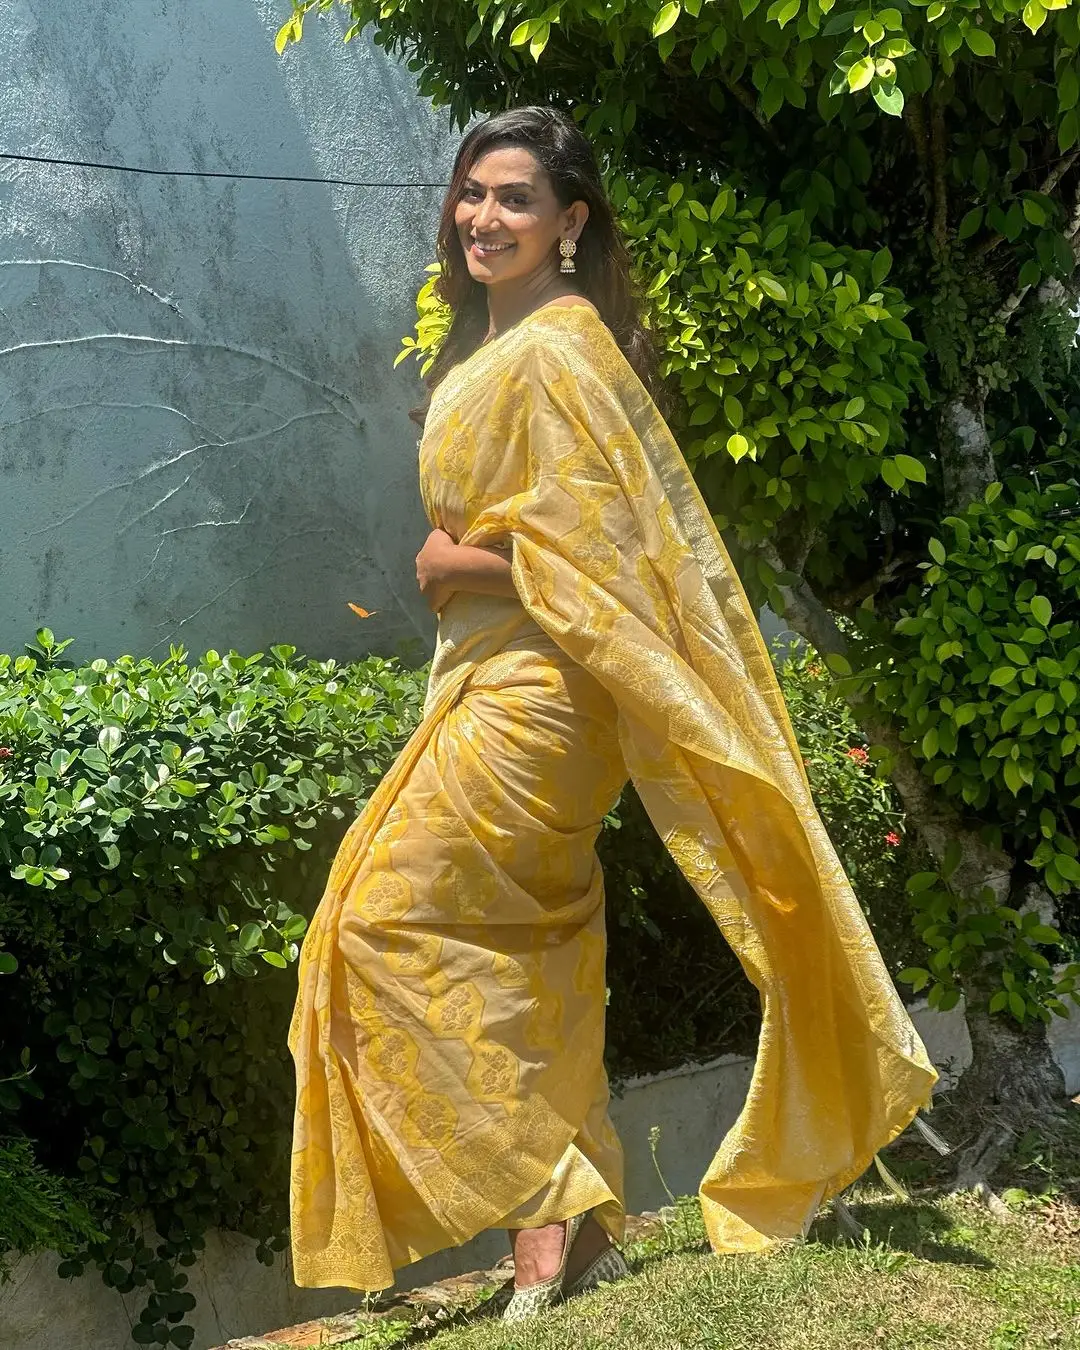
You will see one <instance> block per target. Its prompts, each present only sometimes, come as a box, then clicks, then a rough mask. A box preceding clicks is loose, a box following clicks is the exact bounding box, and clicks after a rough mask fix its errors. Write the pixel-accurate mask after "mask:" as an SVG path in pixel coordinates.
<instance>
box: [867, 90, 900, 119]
mask: <svg viewBox="0 0 1080 1350" xmlns="http://www.w3.org/2000/svg"><path fill="white" fill-rule="evenodd" d="M873 93H874V102H875V103H876V104H877V105H878V107H879V108H880V109H881V111H882V112H883V113H887V114H888V115H889V116H890V117H900V116H901V115H902V114H903V111H904V91H903V90H902V89H901V88H900V86H899V85H898V84H879V85H876V86H875V88H874V91H873Z"/></svg>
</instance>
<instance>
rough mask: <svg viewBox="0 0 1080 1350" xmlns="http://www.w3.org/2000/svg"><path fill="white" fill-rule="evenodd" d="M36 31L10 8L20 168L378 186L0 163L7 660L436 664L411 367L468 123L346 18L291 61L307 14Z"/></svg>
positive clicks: (211, 10) (193, 4) (0, 553)
mask: <svg viewBox="0 0 1080 1350" xmlns="http://www.w3.org/2000/svg"><path fill="white" fill-rule="evenodd" d="M27 9H28V7H27V6H26V5H25V4H24V3H22V0H0V113H2V117H0V125H2V126H3V132H2V134H0V150H3V151H6V152H8V153H23V154H28V155H36V156H47V157H51V158H56V159H70V160H82V161H95V162H107V163H111V164H121V165H127V166H137V167H142V168H147V169H159V170H160V169H171V170H175V169H183V170H190V171H196V172H197V173H207V172H210V173H222V174H229V173H251V174H264V175H269V176H275V177H282V176H299V177H309V178H315V179H318V180H325V179H327V178H343V179H349V180H354V181H356V182H359V183H363V184H379V185H380V186H342V185H338V186H332V185H327V184H326V183H325V182H324V181H319V182H316V183H296V182H282V181H269V182H261V181H250V180H247V181H245V180H240V179H236V178H230V177H221V178H213V177H199V176H191V177H181V176H175V175H162V176H155V175H150V174H141V173H130V172H118V171H116V170H110V169H95V168H75V167H68V166H61V165H53V164H30V163H25V162H17V161H11V160H8V161H2V160H0V358H2V359H0V498H2V500H3V502H4V519H5V529H4V532H3V536H2V538H0V575H2V576H3V586H2V589H0V650H8V651H11V650H14V651H18V650H21V647H22V643H23V642H24V641H25V640H27V639H28V638H29V637H31V636H32V633H33V630H34V629H35V628H36V627H37V626H39V625H41V624H43V623H44V624H47V625H48V626H49V627H51V628H53V629H54V630H55V631H56V632H57V633H58V634H62V635H75V636H76V637H77V639H78V647H77V651H78V652H79V654H80V655H87V654H94V655H96V654H102V655H116V654H118V653H120V652H122V651H123V652H136V653H143V652H161V651H162V650H164V649H166V648H167V647H168V645H169V644H170V643H181V644H183V645H185V646H187V647H188V648H189V649H192V650H195V651H202V650H204V649H205V648H207V647H216V648H222V649H228V648H229V647H236V648H238V649H240V650H242V651H252V650H256V649H260V648H265V646H266V645H267V644H269V643H271V642H281V641H286V642H291V643H293V644H294V645H296V646H297V647H299V648H301V649H302V650H304V651H306V652H309V653H311V654H312V655H317V656H327V655H334V656H338V657H343V658H345V657H353V656H356V655H359V654H361V653H362V652H364V651H366V650H371V649H374V650H379V651H392V650H395V649H396V648H398V647H400V645H401V644H402V643H405V642H409V641H411V642H412V645H413V648H414V650H417V651H418V652H421V653H422V652H423V650H424V649H425V648H426V647H427V645H428V643H429V640H430V633H431V623H430V620H429V618H428V616H427V612H426V609H425V607H424V605H423V602H422V601H421V600H420V598H419V596H417V595H416V593H415V588H414V585H413V581H412V575H413V556H414V554H415V552H416V549H417V547H418V546H419V543H420V542H421V541H422V539H423V536H424V532H425V528H426V527H425V524H424V521H423V517H422V513H421V509H420V504H419V497H418V492H417V488H416V464H415V458H416V455H415V441H416V437H415V429H414V428H413V425H412V424H411V423H410V422H409V421H408V418H407V409H408V407H409V406H410V405H411V404H412V403H413V402H414V401H415V399H416V397H417V385H416V384H415V383H414V380H413V377H412V376H411V375H410V373H408V372H407V371H406V369H405V368H404V367H403V368H400V369H399V371H398V372H397V373H396V374H393V373H392V372H391V362H392V360H393V356H394V354H395V352H396V350H397V347H398V341H399V338H400V336H401V334H402V333H404V332H406V331H408V329H409V328H410V327H411V324H412V321H413V317H414V313H415V311H414V308H413V296H414V294H415V290H416V286H417V285H418V283H419V280H420V276H421V273H422V269H423V267H424V265H425V264H426V262H428V261H429V259H430V257H431V254H432V249H433V240H434V232H435V224H436V218H437V212H438V206H439V203H440V201H441V198H442V191H441V189H440V188H439V187H438V186H437V185H438V184H441V183H444V182H445V181H446V179H447V177H448V174H449V168H450V164H451V161H452V158H453V152H454V149H455V148H456V136H454V135H453V134H452V133H451V132H450V130H449V126H448V123H447V121H446V120H445V119H444V118H442V117H440V116H438V115H437V114H435V113H434V112H433V111H432V110H431V109H429V108H428V107H427V105H426V104H425V103H423V102H422V101H421V100H420V99H419V98H418V96H417V95H416V94H415V92H414V88H413V82H412V77H411V76H410V75H409V73H408V72H407V71H405V70H404V69H403V68H401V67H398V66H397V65H395V64H394V63H393V62H391V61H389V60H388V59H387V58H386V56H385V55H384V54H383V53H382V52H380V51H379V50H378V49H376V48H375V47H374V46H372V45H370V44H369V43H368V42H367V41H366V39H363V38H360V39H356V40H355V41H354V42H352V43H351V44H349V45H348V46H345V45H344V44H342V42H341V35H342V32H343V24H342V23H341V22H340V21H339V20H338V19H337V18H336V17H333V18H330V19H328V20H323V21H322V22H319V23H309V25H308V27H309V35H308V36H307V37H305V40H304V42H303V44H302V45H301V46H300V47H299V48H292V49H290V50H289V51H288V52H287V53H286V55H285V57H284V58H279V57H278V56H277V55H276V54H275V52H274V46H273V37H274V33H275V31H276V30H277V28H278V26H279V25H280V23H281V22H282V20H283V18H284V17H285V15H286V14H287V12H288V5H287V3H286V0H185V3H184V4H183V5H165V4H163V3H161V4H153V5H151V4H148V3H147V0H87V2H86V3H85V4H84V5H83V6H81V8H80V14H79V22H78V23H72V22H71V17H70V15H66V14H65V13H64V12H63V7H62V6H42V7H38V12H37V13H35V14H32V15H31V14H28V13H27ZM387 184H397V185H400V186H387ZM423 185H435V186H423ZM348 601H355V602H357V603H360V604H362V605H363V606H364V607H365V608H367V609H369V610H373V611H377V614H376V617H374V618H372V619H370V620H367V621H366V622H365V623H360V622H359V621H358V620H357V619H355V618H354V617H353V615H352V614H351V613H350V612H349V610H348V609H347V608H346V602H348Z"/></svg>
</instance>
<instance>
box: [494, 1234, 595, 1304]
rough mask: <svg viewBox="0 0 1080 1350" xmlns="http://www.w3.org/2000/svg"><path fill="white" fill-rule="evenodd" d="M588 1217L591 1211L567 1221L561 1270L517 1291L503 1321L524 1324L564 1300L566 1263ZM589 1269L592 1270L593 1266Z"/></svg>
mask: <svg viewBox="0 0 1080 1350" xmlns="http://www.w3.org/2000/svg"><path fill="white" fill-rule="evenodd" d="M588 1217H589V1211H588V1210H586V1211H585V1213H584V1214H575V1215H574V1217H573V1218H572V1219H567V1221H566V1236H565V1237H564V1239H563V1253H562V1261H561V1262H560V1264H559V1269H558V1270H557V1271H556V1272H555V1274H554V1275H552V1277H551V1279H550V1280H538V1281H537V1283H536V1284H530V1285H526V1287H525V1288H524V1289H515V1290H514V1294H513V1297H512V1298H511V1300H510V1302H509V1303H508V1304H507V1305H506V1310H505V1311H504V1312H503V1315H502V1320H503V1321H504V1322H524V1321H525V1319H526V1318H528V1317H535V1316H536V1314H537V1313H540V1312H543V1311H544V1310H545V1309H546V1308H552V1307H554V1306H555V1304H556V1303H558V1302H560V1301H561V1300H562V1298H563V1280H564V1279H565V1277H566V1263H567V1261H569V1260H570V1252H571V1249H572V1248H573V1245H574V1243H575V1242H576V1241H577V1235H578V1234H579V1233H580V1232H581V1229H582V1227H583V1225H584V1223H585V1220H586V1219H587V1218H588ZM604 1255H606V1253H604ZM593 1264H594V1265H595V1264H596V1263H595V1262H594V1263H593ZM589 1269H590V1270H591V1269H592V1266H590V1267H589ZM577 1283H580V1281H577Z"/></svg>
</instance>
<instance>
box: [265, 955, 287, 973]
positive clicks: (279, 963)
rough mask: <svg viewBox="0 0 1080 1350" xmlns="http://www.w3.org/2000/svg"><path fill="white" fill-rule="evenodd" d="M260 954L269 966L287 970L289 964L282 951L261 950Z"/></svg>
mask: <svg viewBox="0 0 1080 1350" xmlns="http://www.w3.org/2000/svg"><path fill="white" fill-rule="evenodd" d="M260 955H261V956H262V959H263V960H264V961H265V962H266V964H267V965H268V966H274V967H275V968H276V969H278V970H285V969H286V967H287V966H288V964H289V963H288V961H286V960H285V958H284V957H283V956H282V954H281V953H280V952H261V953H260Z"/></svg>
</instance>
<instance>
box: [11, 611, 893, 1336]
mask: <svg viewBox="0 0 1080 1350" xmlns="http://www.w3.org/2000/svg"><path fill="white" fill-rule="evenodd" d="M66 645H67V644H66V643H58V642H56V641H55V640H54V638H53V636H52V635H51V634H50V633H48V632H47V631H43V632H42V633H41V634H39V640H38V644H37V646H36V649H34V653H33V654H32V655H30V656H26V657H20V658H18V659H12V658H11V657H8V656H0V751H2V753H0V802H2V803H3V817H2V822H0V857H2V858H3V860H4V862H5V863H6V872H7V875H6V876H4V877H2V878H0V948H6V950H7V953H8V961H7V963H6V967H5V968H6V970H7V971H8V973H7V974H4V975H0V1017H2V1018H3V1019H4V1021H5V1025H8V1026H16V1027H19V1028H20V1035H19V1036H18V1037H17V1038H9V1043H8V1044H7V1045H6V1046H5V1047H4V1049H3V1050H2V1051H0V1079H4V1078H5V1076H6V1081H0V1121H2V1120H3V1118H4V1115H5V1114H6V1117H7V1119H8V1120H9V1121H10V1122H11V1126H10V1129H7V1130H3V1129H0V1134H4V1133H8V1134H14V1133H16V1132H17V1131H21V1132H22V1133H23V1134H24V1135H25V1136H26V1137H27V1140H28V1141H31V1142H26V1143H25V1144H23V1143H20V1144H19V1145H18V1146H17V1148H16V1154H17V1156H16V1157H15V1160H14V1166H15V1167H16V1169H21V1170H20V1174H21V1175H22V1176H23V1179H24V1182H25V1184H24V1185H23V1186H22V1189H21V1190H20V1191H19V1192H18V1193H17V1194H18V1195H21V1196H23V1199H21V1200H19V1199H18V1198H16V1205H17V1207H18V1208H19V1209H20V1213H21V1214H22V1216H23V1226H22V1228H19V1227H18V1226H17V1225H15V1224H14V1223H13V1222H9V1223H8V1225H7V1226H6V1227H4V1228H3V1229H0V1239H2V1240H3V1241H6V1242H7V1243H8V1244H9V1245H12V1246H14V1247H16V1248H22V1247H23V1246H24V1244H26V1243H31V1244H37V1245H40V1244H41V1243H42V1242H44V1241H46V1240H48V1241H50V1242H51V1243H52V1244H53V1245H55V1246H57V1247H59V1248H60V1250H61V1251H62V1252H64V1253H65V1254H66V1259H65V1260H64V1261H63V1262H62V1264H61V1272H62V1273H65V1274H76V1273H79V1272H81V1271H82V1269H83V1268H84V1266H85V1264H86V1263H88V1262H94V1263H96V1264H97V1265H98V1266H99V1267H100V1269H101V1271H102V1275H103V1278H104V1280H105V1282H106V1284H108V1285H110V1286H112V1287H114V1288H115V1289H117V1290H119V1291H121V1292H128V1291H130V1290H132V1289H134V1288H137V1287H147V1288H148V1299H147V1303H146V1307H145V1310H144V1311H143V1313H142V1315H141V1319H140V1321H139V1322H138V1323H137V1324H136V1326H135V1328H134V1331H133V1335H134V1337H135V1339H136V1341H138V1342H139V1343H141V1344H172V1345H176V1346H186V1345H189V1344H190V1342H191V1339H192V1334H191V1328H190V1327H188V1326H185V1325H184V1317H185V1314H186V1313H187V1312H188V1311H189V1310H190V1309H191V1307H192V1306H193V1304H194V1299H193V1296H192V1295H191V1294H190V1293H189V1292H188V1290H187V1288H186V1282H187V1277H186V1275H185V1274H184V1271H183V1267H184V1266H187V1265H191V1264H192V1263H193V1262H194V1261H195V1260H196V1255H197V1252H198V1250H199V1248H200V1246H201V1244H202V1241H203V1235H204V1233H205V1232H206V1231H207V1230H208V1229H210V1228H211V1227H225V1228H231V1229H234V1230H236V1231H238V1232H241V1233H245V1234H248V1235H249V1236H251V1237H253V1238H255V1239H257V1241H258V1244H259V1245H258V1251H259V1254H260V1256H261V1257H262V1258H263V1259H265V1260H270V1259H272V1253H273V1252H274V1251H275V1250H280V1249H281V1248H282V1247H283V1246H284V1232H285V1225H286V1222H287V1168H288V1147H289V1135H290V1125H291V1111H292V1096H293V1086H292V1069H291V1065H290V1063H289V1059H288V1054H287V1051H286V1048H285V1037H286V1030H287V1026H288V1019H289V1013H290V1009H291V1006H292V1000H293V996H294V991H295V985H294V981H293V977H292V974H291V972H290V970H289V967H290V966H291V964H292V963H293V962H294V961H295V959H296V956H297V954H298V943H299V941H300V938H301V936H302V934H303V931H304V929H305V926H306V916H307V915H309V914H310V913H311V910H312V908H313V907H314V904H315V903H316V901H317V899H318V897H319V894H320V892H321V887H322V884H323V881H324V878H325V876H326V873H327V871H328V869H329V865H330V861H331V858H332V855H333V852H334V849H335V848H336V845H337V842H338V840H339V839H340V836H341V834H342V832H343V830H344V827H345V824H346V823H347V821H348V820H349V819H351V817H352V816H353V814H354V813H355V811H356V810H357V809H358V807H359V806H360V804H361V803H362V802H363V801H364V800H365V798H366V797H367V795H368V793H369V792H370V790H371V788H372V787H373V785H374V784H375V783H376V782H377V781H378V779H379V778H380V777H381V775H382V774H383V772H385V770H386V768H387V767H388V766H389V764H390V762H391V760H392V757H393V756H394V754H395V753H396V751H397V749H398V747H399V746H400V744H401V743H402V741H403V740H404V738H405V737H406V736H407V734H408V733H409V732H410V731H411V730H412V728H413V726H414V725H415V724H416V721H417V720H418V717H419V712H420V705H421V699H422V694H423V689H424V683H425V672H424V671H422V670H421V671H409V670H406V669H404V668H403V667H402V666H401V665H400V664H398V663H397V662H394V661H387V660H383V659H381V658H378V657H372V658H370V659H368V660H366V661H363V662H360V663H357V664H355V665H351V666H339V665H337V664H336V663H335V662H333V661H326V662H314V661H302V660H298V659H297V658H296V654H295V652H294V651H293V649H292V648H289V647H274V648H272V649H271V651H270V653H269V655H268V656H265V657H264V656H263V655H262V654H258V653H257V654H255V655H253V656H248V657H244V656H240V655H238V654H237V653H235V652H233V653H230V654H229V655H227V656H224V657H222V656H219V655H218V654H217V653H214V652H209V653H207V654H206V656H204V657H203V658H202V659H201V660H199V661H189V660H188V658H187V657H186V656H185V654H184V653H183V652H182V651H179V650H173V651H171V652H170V654H169V656H168V657H167V658H166V659H165V660H164V661H160V662H155V661H150V660H136V659H133V658H128V657H125V658H121V659H119V660H117V661H114V662H107V661H104V660H98V661H92V662H90V663H88V664H85V665H78V666H75V665H71V664H69V663H68V662H66V661H65V659H64V655H63V654H64V649H65V647H66ZM780 674H781V680H782V682H783V685H784V688H785V692H786V694H787V698H788V701H789V704H790V706H791V708H792V712H793V714H794V717H795V721H796V724H797V728H798V731H799V735H800V739H801V743H802V745H803V748H804V751H805V754H806V757H807V760H808V761H809V771H810V775H811V779H812V781H813V783H814V786H815V789H816V791H817V793H818V797H819V801H820V803H821V806H822V809H823V811H824V812H825V815H826V819H827V821H828V823H829V825H830V828H831V829H832V831H833V835H834V839H835V841H836V843H837V846H838V848H839V849H840V852H841V855H842V857H843V858H844V861H845V863H846V865H847V866H848V868H849V870H850V872H851V875H852V877H853V879H854V880H855V882H856V885H857V887H858V888H859V890H860V893H861V895H862V897H863V899H864V902H865V903H867V904H869V905H870V906H871V908H872V909H873V910H874V911H875V913H885V914H886V917H885V919H884V921H881V920H878V922H879V934H880V933H881V932H885V933H887V934H892V932H893V928H895V929H896V930H897V931H899V927H900V925H898V924H897V922H896V916H899V915H902V914H903V913H904V909H903V905H902V902H901V901H899V900H898V902H897V904H896V905H893V898H894V896H895V897H899V896H900V893H901V888H902V881H903V873H904V850H905V848H906V844H903V845H900V846H897V847H890V846H889V843H888V841H887V838H886V836H888V835H890V834H894V833H895V837H896V838H898V839H899V838H901V836H902V827H901V825H900V822H899V818H898V816H897V815H896V810H895V804H894V801H893V799H892V796H891V792H890V790H889V789H888V788H887V787H886V785H885V784H884V783H883V782H882V781H881V780H880V779H879V778H878V777H877V775H876V772H875V770H874V767H873V765H872V764H871V763H870V762H869V761H867V760H866V759H865V756H864V754H863V752H862V750H861V745H860V743H859V740H858V736H857V735H856V733H855V732H854V727H853V724H852V722H851V720H850V717H849V715H848V714H847V712H846V710H845V708H844V706H843V705H841V704H838V703H836V702H835V701H833V700H830V699H829V698H828V697H827V692H826V691H827V683H828V681H827V678H826V677H825V675H824V674H823V672H822V671H821V669H820V667H819V666H818V664H817V662H816V660H815V659H814V658H813V656H812V655H809V654H805V653H799V652H798V651H792V652H790V653H788V654H787V655H786V657H784V658H783V659H782V661H781V664H780ZM600 851H601V855H602V858H603V861H604V865H605V870H606V875H607V888H608V904H609V923H610V928H611V932H612V944H611V960H610V965H609V983H610V989H611V1012H612V1016H611V1024H610V1027H609V1046H608V1058H609V1067H610V1069H611V1071H612V1074H613V1076H614V1077H615V1078H616V1079H618V1078H621V1077H625V1076H627V1075H629V1074H632V1073H640V1072H645V1071H650V1070H656V1069H662V1068H667V1067H671V1066H673V1065H677V1064H680V1063H683V1062H685V1061H686V1060H687V1059H691V1058H696V1059H703V1058H707V1057H708V1056H710V1055H713V1054H716V1053H719V1052H721V1051H738V1050H742V1051H748V1050H750V1049H751V1048H752V1044H753V1040H754V1037H755V1035H756V1027H757V995H756V992H755V991H754V990H753V989H752V987H751V986H750V985H749V984H748V983H747V981H746V980H745V979H744V978H743V976H742V974H741V971H740V970H739V967H738V964H737V962H736V961H735V958H734V957H733V956H732V954H731V953H730V951H729V950H728V948H727V947H726V945H725V944H724V942H723V939H722V938H721V936H720V934H719V932H718V931H717V929H716V928H715V926H714V924H713V923H712V920H711V919H710V918H709V916H708V914H707V913H706V911H705V910H704V907H703V906H701V905H700V903H699V902H698V901H697V899H696V897H694V895H693V894H692V892H691V891H690V889H689V887H688V886H687V885H686V883H685V882H684V881H683V880H682V877H681V876H680V874H679V873H678V872H677V869H676V868H675V866H674V864H673V863H672V862H671V860H670V858H669V857H668V855H667V853H666V851H665V850H664V849H663V847H662V846H661V845H660V843H659V841H658V839H657V838H656V835H655V833H654V832H653V830H652V827H651V826H650V825H649V823H648V820H647V818H646V816H645V813H644V811H643V809H642V808H641V805H640V803H639V802H638V801H637V799H636V797H635V796H634V794H633V793H632V791H629V790H628V791H627V792H626V793H625V794H624V796H623V799H622V801H621V802H620V803H619V806H618V808H617V809H616V811H615V812H614V813H613V815H612V817H611V818H609V820H608V822H607V828H606V829H605V830H604V832H603V835H602V838H601V841H600ZM893 911H895V914H894V913H893ZM882 922H883V923H884V928H881V923H882ZM890 925H892V928H890ZM882 941H883V943H884V944H885V945H886V948H887V951H889V952H890V961H891V964H892V965H893V966H894V967H896V968H898V967H899V965H902V964H903V960H902V954H900V953H898V952H896V951H894V950H892V948H890V947H889V942H892V947H893V948H895V947H896V942H895V941H894V940H893V938H892V936H890V937H889V938H888V940H886V938H885V937H883V938H882ZM31 1147H32V1149H33V1153H34V1154H36V1157H37V1159H38V1160H40V1165H43V1166H44V1167H45V1168H47V1169H49V1171H50V1172H51V1173H53V1178H52V1180H50V1179H49V1178H48V1177H47V1175H46V1174H45V1173H44V1172H42V1171H41V1167H40V1166H39V1163H38V1162H35V1161H34V1160H33V1157H32V1155H31V1153H30V1152H29V1150H30V1149H31ZM2 1160H3V1155H2V1154H0V1164H2ZM56 1177H75V1178H77V1179H78V1190H77V1192H76V1193H75V1197H72V1196H71V1193H70V1192H69V1191H68V1190H67V1189H65V1187H66V1186H67V1183H65V1182H56V1181H55V1178H56ZM54 1183H55V1185H56V1186H58V1187H59V1189H57V1190H54V1191H53V1192H51V1193H52V1194H53V1195H54V1197H55V1198H56V1199H57V1202H58V1203H59V1202H60V1199H61V1198H62V1197H63V1196H68V1197H69V1198H72V1202H73V1204H75V1203H76V1201H77V1200H78V1201H79V1202H85V1205H86V1206H88V1213H87V1215H86V1222H85V1223H81V1224H80V1223H72V1222H70V1219H71V1216H72V1215H73V1214H80V1213H82V1211H81V1210H79V1209H77V1208H70V1207H69V1208H68V1209H67V1211H66V1212H67V1214H68V1220H69V1221H68V1223H67V1227H66V1229H65V1228H64V1225H63V1223H59V1224H58V1226H57V1227H56V1228H55V1229H54V1230H53V1231H54V1232H55V1233H56V1238H55V1240H54V1239H52V1238H48V1239H47V1238H46V1236H45V1234H46V1233H47V1232H48V1231H49V1230H48V1228H47V1227H43V1226H42V1222H39V1220H42V1219H43V1214H44V1211H41V1210H40V1209H36V1208H35V1204H36V1202H35V1201H34V1200H33V1199H32V1198H31V1197H30V1191H32V1190H33V1189H34V1187H37V1191H36V1192H35V1193H36V1194H38V1195H40V1194H42V1193H46V1194H47V1193H49V1192H48V1191H47V1190H46V1192H42V1190H41V1188H42V1187H43V1186H46V1187H47V1186H48V1185H54ZM0 1185H2V1182H0ZM63 1212H65V1211H64V1205H63V1204H61V1205H60V1210H59V1211H56V1210H55V1209H54V1212H53V1217H54V1218H56V1217H57V1216H58V1214H60V1215H62V1213H63ZM91 1216H92V1217H91ZM147 1218H149V1219H150V1220H151V1221H152V1222H153V1224H154V1226H155V1227H156V1230H157V1234H158V1235H159V1238H158V1239H154V1238H152V1237H148V1236H147V1230H146V1226H145V1224H146V1219H147ZM65 1233H66V1236H65ZM35 1234H36V1236H35Z"/></svg>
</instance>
